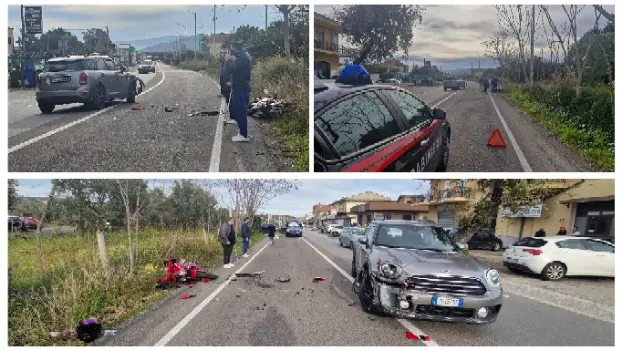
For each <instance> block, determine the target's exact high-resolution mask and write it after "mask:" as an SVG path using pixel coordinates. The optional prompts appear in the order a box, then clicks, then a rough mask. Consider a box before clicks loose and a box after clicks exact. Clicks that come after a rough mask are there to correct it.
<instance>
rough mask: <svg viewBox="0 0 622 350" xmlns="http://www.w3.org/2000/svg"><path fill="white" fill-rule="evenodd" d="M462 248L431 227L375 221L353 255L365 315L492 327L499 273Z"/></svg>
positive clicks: (500, 291) (497, 307)
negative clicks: (377, 314)
mask: <svg viewBox="0 0 622 350" xmlns="http://www.w3.org/2000/svg"><path fill="white" fill-rule="evenodd" d="M464 248H466V247H465V246H464V245H463V244H460V243H458V244H453V243H451V241H450V240H449V238H448V237H447V235H446V234H445V231H444V229H443V228H441V227H438V226H434V225H432V224H427V223H419V222H413V221H408V220H382V221H373V222H372V223H371V224H370V225H369V227H368V228H367V230H366V232H365V235H364V236H362V237H360V238H359V239H358V242H355V244H354V249H353V253H352V272H351V273H352V277H354V278H355V290H356V292H357V294H358V296H359V300H360V303H361V306H362V308H363V310H365V311H366V312H382V313H386V314H390V315H393V316H397V317H400V318H412V319H427V320H432V321H448V322H461V323H472V324H487V323H492V322H494V321H496V319H497V316H498V314H499V311H500V310H501V305H502V303H503V289H502V288H501V280H500V277H499V273H498V272H497V271H496V270H495V269H491V268H489V267H488V266H486V265H484V264H482V263H481V262H479V261H478V260H477V259H475V258H473V257H472V256H470V255H467V254H465V252H464V251H463V249H464Z"/></svg>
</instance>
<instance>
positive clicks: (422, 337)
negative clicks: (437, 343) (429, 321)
mask: <svg viewBox="0 0 622 350" xmlns="http://www.w3.org/2000/svg"><path fill="white" fill-rule="evenodd" d="M419 337H420V338H421V339H423V341H430V336H429V335H420V336H419Z"/></svg>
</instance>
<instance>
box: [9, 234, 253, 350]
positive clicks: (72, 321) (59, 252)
mask: <svg viewBox="0 0 622 350" xmlns="http://www.w3.org/2000/svg"><path fill="white" fill-rule="evenodd" d="M262 239H263V235H262V234H261V233H254V234H253V236H252V237H251V245H252V244H253V243H257V242H259V241H261V240H262ZM139 242H140V254H139V256H138V262H137V264H136V266H137V267H136V268H135V271H134V274H133V275H129V273H128V266H129V264H128V257H127V244H128V242H127V235H126V234H123V233H111V234H108V235H106V244H107V248H108V255H109V261H110V268H109V270H108V271H104V270H103V269H102V268H101V267H100V265H99V258H98V253H97V243H96V240H95V237H93V236H88V237H78V236H64V237H61V236H59V237H54V238H50V239H43V240H42V254H41V256H42V257H43V261H44V266H46V267H47V268H46V269H45V270H43V269H41V268H40V266H39V262H38V260H39V259H38V255H37V254H36V253H35V252H36V251H37V250H36V246H35V241H34V240H33V239H15V240H13V239H12V240H9V244H8V245H9V247H8V248H9V303H8V311H9V319H8V323H9V331H8V338H9V339H8V340H9V345H10V346H24V345H29V346H49V345H81V344H82V343H80V342H78V341H63V340H61V339H58V338H52V337H51V336H50V334H49V332H67V333H70V332H71V331H72V330H73V329H75V326H76V324H77V323H78V322H79V321H80V320H82V319H84V318H87V317H97V318H99V319H100V320H101V321H102V322H103V324H104V327H105V328H106V329H114V327H115V326H117V325H119V324H120V323H121V322H123V321H125V320H128V319H131V318H132V317H134V316H136V315H137V314H139V313H140V312H142V311H145V310H147V309H148V308H150V307H151V306H152V305H154V304H155V303H157V302H158V301H160V300H162V299H163V298H165V297H166V296H167V295H168V294H169V293H170V292H159V291H156V290H155V288H154V287H155V278H156V277H161V276H164V275H165V274H164V272H163V271H162V270H161V269H162V267H163V262H164V260H165V259H166V257H167V256H176V257H179V258H184V259H188V260H195V261H197V262H198V263H199V264H201V265H202V266H204V267H206V268H213V267H215V266H219V265H220V264H221V263H222V261H221V259H222V248H221V247H220V244H219V243H218V242H217V240H216V235H215V233H212V234H210V235H209V240H208V244H206V242H205V239H204V237H203V233H202V232H201V231H178V232H171V231H155V230H149V231H144V232H141V234H140V237H139ZM240 250H241V244H236V247H235V250H234V255H237V254H239V253H240ZM106 272H108V274H107V273H106Z"/></svg>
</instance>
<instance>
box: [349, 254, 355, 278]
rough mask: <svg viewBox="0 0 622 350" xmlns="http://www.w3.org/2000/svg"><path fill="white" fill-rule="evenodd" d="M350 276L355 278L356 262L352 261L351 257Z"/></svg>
mask: <svg viewBox="0 0 622 350" xmlns="http://www.w3.org/2000/svg"><path fill="white" fill-rule="evenodd" d="M350 276H352V277H354V278H356V262H355V261H354V256H353V257H352V269H351V270H350Z"/></svg>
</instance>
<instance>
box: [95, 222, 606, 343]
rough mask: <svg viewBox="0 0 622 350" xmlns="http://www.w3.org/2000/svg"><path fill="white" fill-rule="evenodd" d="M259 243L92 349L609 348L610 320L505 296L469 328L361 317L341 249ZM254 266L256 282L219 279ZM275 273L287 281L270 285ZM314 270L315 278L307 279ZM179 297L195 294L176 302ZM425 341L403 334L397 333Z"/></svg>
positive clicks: (320, 240) (331, 244)
mask: <svg viewBox="0 0 622 350" xmlns="http://www.w3.org/2000/svg"><path fill="white" fill-rule="evenodd" d="M266 243H267V242H265V241H264V242H260V243H258V244H256V245H255V246H254V247H252V249H251V253H252V255H251V257H250V258H246V259H244V258H243V259H241V260H238V261H237V262H236V266H235V267H234V268H233V269H231V270H223V269H220V270H217V271H215V272H216V273H220V274H221V278H220V279H219V280H216V281H213V282H210V283H201V284H198V285H195V287H194V288H192V289H187V290H181V291H179V292H178V293H177V294H175V295H174V296H173V297H171V298H169V299H167V300H166V301H165V302H163V303H162V304H160V305H159V306H158V307H156V308H154V309H153V310H151V311H148V312H146V313H144V314H143V315H141V316H139V317H138V318H136V319H134V320H132V321H130V322H128V323H127V324H126V325H124V326H122V327H121V328H119V329H118V330H119V333H118V335H117V336H114V337H108V338H105V339H104V340H103V341H101V342H99V345H105V346H112V345H124V346H136V345H143V346H152V345H170V346H185V345H190V346H218V345H222V346H227V345H228V346H245V345H246V346H261V345H274V346H279V345H281V346H288V345H289V346H294V345H298V346H402V345H403V346H426V345H428V346H429V345H432V346H433V345H441V346H572V345H575V346H589V345H607V346H613V345H614V332H615V330H614V324H613V323H609V322H603V321H599V320H595V319H592V318H589V317H586V316H582V315H578V314H576V313H573V312H570V311H566V310H563V309H560V308H556V307H552V306H550V305H547V304H544V303H540V302H537V301H534V300H530V299H526V298H523V297H520V296H518V295H517V293H514V292H508V293H507V294H508V297H507V298H505V300H504V305H503V308H502V310H501V314H500V316H499V319H498V320H497V322H496V323H494V324H492V325H487V326H472V325H460V324H450V323H434V322H423V321H405V320H396V319H393V318H391V317H382V316H370V315H367V314H365V313H364V312H363V311H362V310H361V309H360V306H359V304H358V301H357V300H356V299H357V298H356V297H355V296H354V294H353V292H352V289H351V286H352V285H351V282H350V281H349V279H348V277H347V272H346V271H348V270H349V267H350V261H351V254H352V253H351V251H350V250H349V249H347V248H341V247H339V246H338V244H337V240H336V239H334V238H329V237H326V236H324V235H321V234H320V233H318V232H313V231H310V230H308V229H307V230H305V237H304V238H302V239H298V238H285V237H281V239H279V240H277V241H276V243H275V244H274V245H272V246H270V245H269V246H266ZM257 271H264V273H263V275H262V278H261V279H260V280H250V279H244V278H238V279H237V280H236V281H231V280H227V277H228V276H230V275H231V274H232V273H234V272H250V273H252V272H257ZM282 276H289V277H291V281H290V282H288V283H281V282H277V281H276V280H275V279H276V278H278V277H282ZM316 276H321V277H324V278H326V280H325V281H322V282H318V283H313V282H312V280H313V278H314V277H316ZM181 293H193V294H195V295H196V297H195V298H190V299H186V300H182V299H180V298H179V296H180V294H181ZM408 329H409V330H412V331H415V332H417V333H418V334H422V335H428V336H429V337H430V339H429V341H420V340H407V339H406V337H405V334H404V333H405V331H406V330H408Z"/></svg>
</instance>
